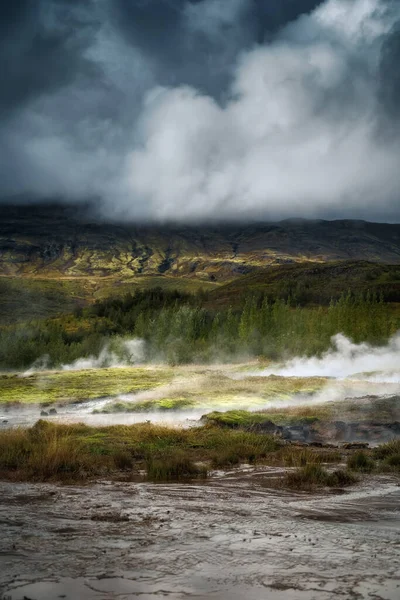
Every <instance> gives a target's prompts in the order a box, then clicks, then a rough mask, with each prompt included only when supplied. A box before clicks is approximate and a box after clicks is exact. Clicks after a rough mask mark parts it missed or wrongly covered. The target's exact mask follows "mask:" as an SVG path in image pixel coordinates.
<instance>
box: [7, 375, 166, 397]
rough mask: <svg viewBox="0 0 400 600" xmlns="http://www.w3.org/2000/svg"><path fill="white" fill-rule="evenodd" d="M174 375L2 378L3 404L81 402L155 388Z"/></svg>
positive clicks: (29, 376) (15, 376)
mask: <svg viewBox="0 0 400 600" xmlns="http://www.w3.org/2000/svg"><path fill="white" fill-rule="evenodd" d="M172 376H173V373H172V370H171V369H168V368H165V369H163V368H151V369H148V368H137V367H123V368H108V369H85V370H82V371H57V372H43V373H41V372H38V373H33V374H31V375H28V376H26V377H24V376H18V375H0V388H1V394H0V403H3V404H19V403H23V404H34V403H37V404H38V403H41V404H43V403H52V402H82V401H84V400H90V399H93V398H101V397H105V396H116V395H118V394H128V393H136V392H139V391H144V390H148V389H152V388H155V387H157V386H159V385H163V384H165V383H168V382H169V381H171V379H172Z"/></svg>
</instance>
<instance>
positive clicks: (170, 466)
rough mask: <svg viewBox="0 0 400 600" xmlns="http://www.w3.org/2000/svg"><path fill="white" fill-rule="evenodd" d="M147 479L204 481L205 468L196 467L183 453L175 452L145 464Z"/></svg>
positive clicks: (152, 459)
mask: <svg viewBox="0 0 400 600" xmlns="http://www.w3.org/2000/svg"><path fill="white" fill-rule="evenodd" d="M146 471H147V478H148V479H149V480H150V481H182V480H191V479H196V478H200V479H205V478H206V477H207V475H208V471H207V467H205V466H198V465H196V464H195V463H194V462H193V461H192V460H190V459H189V458H188V457H187V455H186V454H185V453H184V452H183V451H180V452H175V453H174V454H170V455H166V456H163V457H160V458H153V457H152V458H150V459H149V460H148V461H147V462H146Z"/></svg>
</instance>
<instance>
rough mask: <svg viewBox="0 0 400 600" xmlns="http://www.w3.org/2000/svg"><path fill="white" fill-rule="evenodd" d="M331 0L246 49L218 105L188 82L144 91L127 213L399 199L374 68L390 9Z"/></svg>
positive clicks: (168, 215)
mask: <svg viewBox="0 0 400 600" xmlns="http://www.w3.org/2000/svg"><path fill="white" fill-rule="evenodd" d="M387 6H388V4H387V3H386V2H384V1H383V0H352V1H350V0H329V1H328V2H326V3H325V4H324V5H322V6H321V7H320V8H318V9H317V10H316V11H315V12H314V13H312V14H311V15H309V16H302V17H301V18H300V19H299V20H298V21H297V22H296V23H294V24H291V25H290V26H288V27H287V28H286V29H284V30H283V31H282V32H281V33H280V35H279V38H278V39H277V40H276V41H275V42H274V43H273V44H271V45H265V46H261V47H257V48H254V49H252V50H250V51H248V52H246V53H245V54H243V55H242V57H241V59H240V61H239V63H238V65H237V69H236V75H235V80H234V82H233V85H232V90H231V99H230V100H229V102H227V104H226V105H225V106H224V107H222V108H221V107H220V106H218V104H217V103H216V102H215V101H214V100H213V99H212V98H210V97H208V96H205V95H202V94H201V93H199V92H197V91H196V90H194V89H192V88H188V87H180V88H176V89H167V88H165V89H159V90H158V91H157V93H153V94H151V95H150V96H149V97H148V99H147V102H146V104H145V107H144V112H143V115H142V119H141V124H140V127H141V139H142V140H143V143H142V146H141V147H140V148H137V149H135V150H134V151H133V152H132V153H131V154H130V155H129V157H128V159H127V164H126V188H125V189H123V190H122V193H121V196H120V206H121V207H122V209H123V210H125V211H127V212H128V214H129V211H131V212H132V213H133V214H134V213H135V206H136V203H138V202H139V203H140V202H143V203H145V205H146V206H147V207H148V212H149V215H150V216H151V217H153V218H156V219H167V220H168V219H178V220H179V219H184V220H191V219H192V220H197V219H212V218H240V217H244V216H247V217H255V218H257V217H264V218H277V217H278V218H279V217H284V216H295V215H296V216H298V215H300V216H311V215H321V214H324V213H326V212H330V211H335V210H337V212H338V213H340V212H341V211H345V212H346V211H348V209H349V207H350V208H351V211H352V212H353V213H355V214H357V215H358V216H362V215H363V214H365V215H368V213H369V212H370V211H371V209H372V212H373V211H374V205H375V203H377V202H379V204H380V207H384V206H385V203H386V204H387V205H388V207H390V205H391V204H393V202H394V201H395V200H397V198H398V196H397V194H398V183H399V159H398V156H399V154H398V152H399V141H398V140H397V139H395V140H392V141H391V142H388V141H386V140H381V141H379V140H378V137H377V135H376V129H377V126H378V119H379V114H380V111H379V107H378V104H377V71H376V69H377V67H378V60H379V53H380V46H381V43H382V35H383V34H385V33H387V32H388V31H390V28H391V27H392V26H393V24H394V22H395V18H396V17H400V7H398V9H397V11H394V13H393V12H392V11H388V10H386V9H387Z"/></svg>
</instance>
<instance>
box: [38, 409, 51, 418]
mask: <svg viewBox="0 0 400 600" xmlns="http://www.w3.org/2000/svg"><path fill="white" fill-rule="evenodd" d="M40 416H41V417H48V416H49V413H47V412H46V411H45V410H41V411H40Z"/></svg>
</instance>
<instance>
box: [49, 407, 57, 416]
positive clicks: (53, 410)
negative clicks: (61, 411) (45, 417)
mask: <svg viewBox="0 0 400 600" xmlns="http://www.w3.org/2000/svg"><path fill="white" fill-rule="evenodd" d="M56 414H57V411H56V409H55V408H51V409H50V410H49V415H56Z"/></svg>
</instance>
